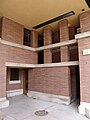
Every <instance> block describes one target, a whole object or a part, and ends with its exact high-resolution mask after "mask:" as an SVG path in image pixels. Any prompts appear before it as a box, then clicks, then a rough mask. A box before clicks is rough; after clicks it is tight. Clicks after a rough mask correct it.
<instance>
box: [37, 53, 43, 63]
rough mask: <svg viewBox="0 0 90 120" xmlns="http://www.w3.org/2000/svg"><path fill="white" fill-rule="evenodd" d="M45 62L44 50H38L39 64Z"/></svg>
mask: <svg viewBox="0 0 90 120" xmlns="http://www.w3.org/2000/svg"><path fill="white" fill-rule="evenodd" d="M43 63H44V51H39V52H38V64H43Z"/></svg>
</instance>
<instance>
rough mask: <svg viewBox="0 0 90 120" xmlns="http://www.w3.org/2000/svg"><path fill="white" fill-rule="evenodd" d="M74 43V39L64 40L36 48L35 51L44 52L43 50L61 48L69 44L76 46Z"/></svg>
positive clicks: (75, 41)
mask: <svg viewBox="0 0 90 120" xmlns="http://www.w3.org/2000/svg"><path fill="white" fill-rule="evenodd" d="M76 43H77V40H76V39H73V40H66V41H63V42H59V43H55V44H51V45H46V46H42V47H38V48H36V51H40V50H45V49H51V48H56V47H61V46H66V45H71V44H76Z"/></svg>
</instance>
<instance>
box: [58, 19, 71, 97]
mask: <svg viewBox="0 0 90 120" xmlns="http://www.w3.org/2000/svg"><path fill="white" fill-rule="evenodd" d="M59 31H60V42H63V41H66V40H69V29H68V21H67V20H66V19H64V20H62V21H60V22H59ZM60 52H61V54H60V55H61V62H66V61H69V50H68V46H62V47H60ZM64 75H65V76H68V77H67V83H66V86H67V88H68V89H67V93H68V95H69V97H71V78H70V69H69V67H64ZM63 79H64V77H63Z"/></svg>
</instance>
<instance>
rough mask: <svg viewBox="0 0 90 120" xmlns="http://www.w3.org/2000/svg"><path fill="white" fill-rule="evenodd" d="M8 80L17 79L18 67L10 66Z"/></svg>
mask: <svg viewBox="0 0 90 120" xmlns="http://www.w3.org/2000/svg"><path fill="white" fill-rule="evenodd" d="M10 80H11V81H14V80H19V69H18V68H11V72H10Z"/></svg>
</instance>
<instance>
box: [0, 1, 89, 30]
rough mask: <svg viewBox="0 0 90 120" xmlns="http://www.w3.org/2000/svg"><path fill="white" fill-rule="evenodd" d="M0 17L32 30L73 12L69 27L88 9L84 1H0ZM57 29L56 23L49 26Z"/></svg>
mask: <svg viewBox="0 0 90 120" xmlns="http://www.w3.org/2000/svg"><path fill="white" fill-rule="evenodd" d="M0 6H1V7H0V8H1V11H0V16H5V17H7V18H10V19H12V20H14V21H16V22H19V23H21V24H23V25H24V26H25V27H26V28H30V29H31V28H32V27H33V26H36V25H38V24H41V23H43V22H45V21H48V20H50V19H52V18H55V17H57V16H60V15H62V14H65V13H67V12H69V11H74V12H75V15H73V16H71V17H69V18H67V19H68V20H69V25H75V26H77V25H78V15H79V14H80V13H81V12H82V9H85V11H87V10H89V9H90V8H89V7H88V5H87V4H86V2H85V0H0ZM51 25H52V26H53V29H56V28H57V22H55V23H53V24H51Z"/></svg>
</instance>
